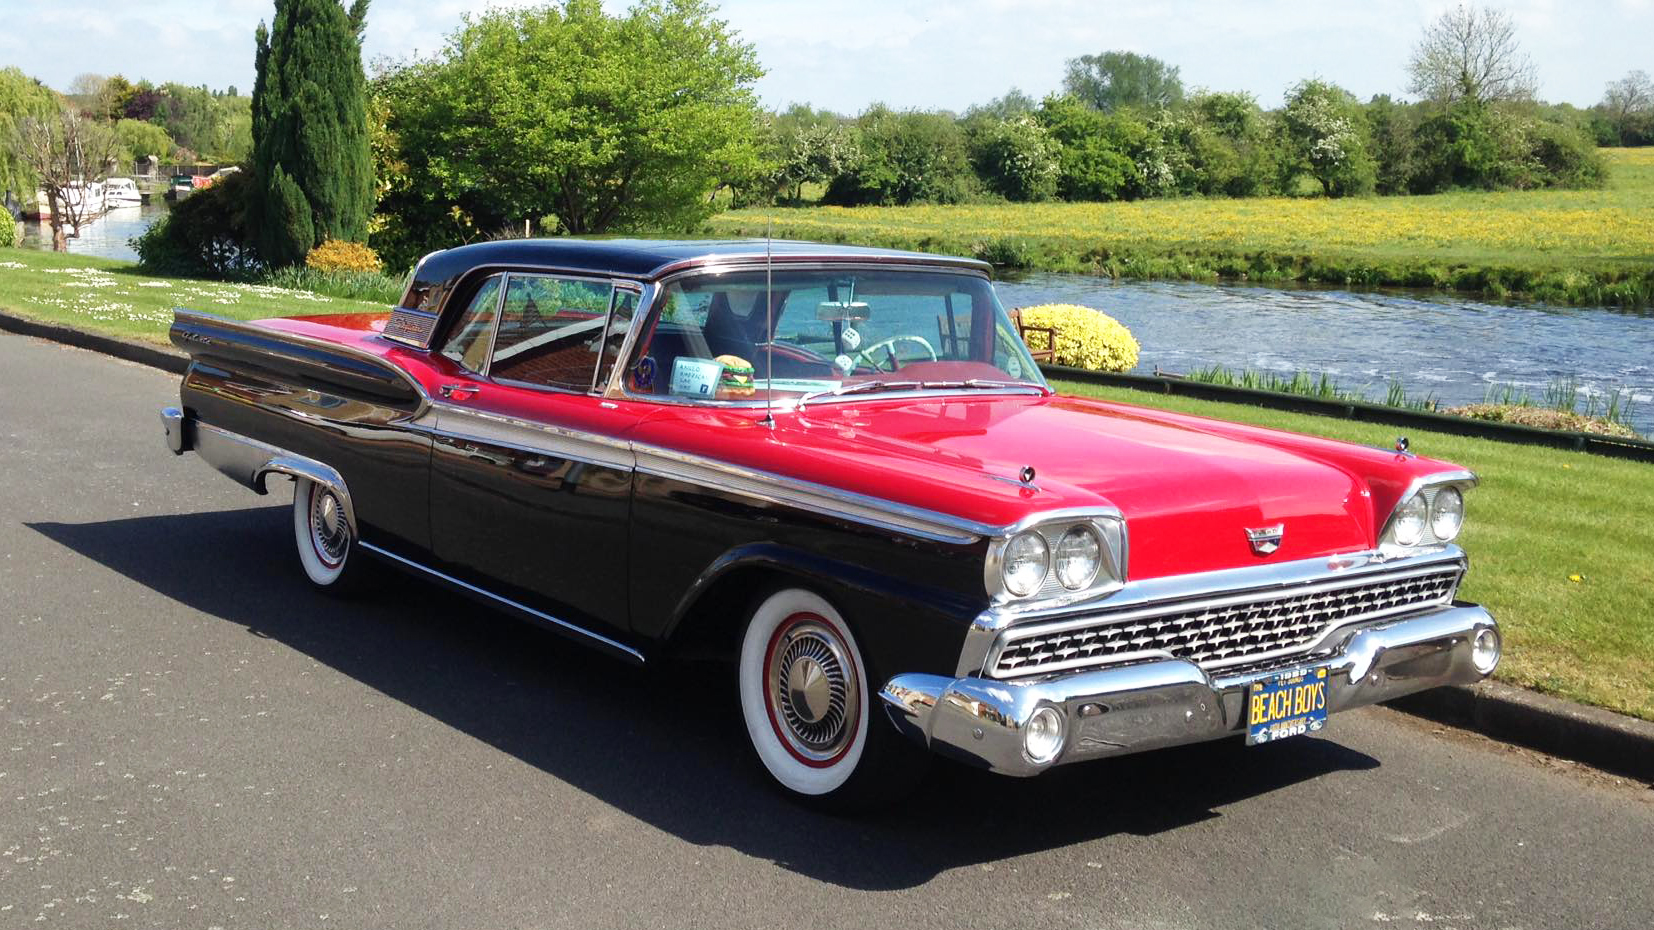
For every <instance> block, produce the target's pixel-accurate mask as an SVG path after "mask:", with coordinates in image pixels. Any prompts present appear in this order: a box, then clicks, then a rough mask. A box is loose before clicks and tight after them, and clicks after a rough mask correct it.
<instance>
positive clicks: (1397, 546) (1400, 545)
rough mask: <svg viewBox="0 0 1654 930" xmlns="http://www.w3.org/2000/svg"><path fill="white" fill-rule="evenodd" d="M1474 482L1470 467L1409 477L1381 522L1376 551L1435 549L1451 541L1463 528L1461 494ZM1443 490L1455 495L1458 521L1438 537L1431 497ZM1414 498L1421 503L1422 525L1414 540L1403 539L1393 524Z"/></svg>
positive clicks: (1412, 552) (1392, 553)
mask: <svg viewBox="0 0 1654 930" xmlns="http://www.w3.org/2000/svg"><path fill="white" fill-rule="evenodd" d="M1477 483H1478V479H1477V477H1476V474H1475V473H1474V472H1471V471H1463V470H1460V471H1449V472H1437V473H1435V474H1431V475H1424V476H1421V477H1418V478H1415V479H1413V481H1412V482H1411V483H1409V484H1408V486H1407V488H1406V490H1405V491H1403V492H1402V494H1401V495H1400V496H1399V497H1397V498H1396V504H1395V506H1394V507H1392V508H1391V510H1390V514H1389V516H1388V517H1387V518H1386V519H1385V521H1384V526H1383V528H1382V529H1381V531H1380V532H1379V536H1378V548H1379V552H1380V553H1382V554H1384V555H1387V556H1399V555H1416V554H1418V553H1421V552H1432V551H1439V550H1441V549H1443V548H1446V547H1447V546H1449V545H1451V544H1452V543H1453V541H1454V540H1456V539H1458V537H1459V535H1460V534H1461V533H1462V532H1463V531H1464V515H1465V504H1464V500H1465V496H1466V492H1468V491H1469V490H1470V489H1471V488H1474V487H1475V486H1476V485H1477ZM1446 490H1452V491H1453V492H1454V493H1456V494H1458V495H1459V499H1460V508H1459V522H1458V526H1457V528H1456V529H1455V530H1454V533H1453V535H1452V536H1449V537H1446V538H1442V537H1441V536H1439V535H1438V534H1437V533H1436V530H1435V526H1434V523H1435V515H1436V507H1435V501H1436V499H1437V497H1438V496H1439V495H1440V494H1441V493H1442V492H1443V491H1446ZM1415 498H1417V499H1418V500H1419V501H1421V502H1422V504H1423V507H1424V516H1423V527H1422V532H1421V533H1420V535H1419V538H1418V539H1417V540H1416V541H1414V542H1411V543H1409V542H1405V541H1403V540H1402V539H1401V538H1399V537H1398V534H1397V524H1398V523H1399V522H1400V521H1401V520H1402V518H1403V511H1404V509H1405V508H1406V507H1407V505H1408V504H1409V503H1411V502H1412V501H1413V500H1414V499H1415Z"/></svg>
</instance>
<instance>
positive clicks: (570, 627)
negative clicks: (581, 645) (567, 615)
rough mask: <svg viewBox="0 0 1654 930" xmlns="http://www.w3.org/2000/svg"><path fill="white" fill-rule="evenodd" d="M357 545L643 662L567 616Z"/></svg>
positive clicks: (634, 653) (638, 655)
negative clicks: (559, 615) (556, 615)
mask: <svg viewBox="0 0 1654 930" xmlns="http://www.w3.org/2000/svg"><path fill="white" fill-rule="evenodd" d="M357 545H359V546H361V547H362V548H363V549H365V550H367V551H368V552H372V553H373V554H374V555H377V556H379V557H380V558H384V559H389V560H391V561H393V562H396V563H397V564H399V565H405V566H407V567H408V568H411V569H414V570H416V571H420V572H423V573H425V574H427V575H430V576H431V577H433V578H436V579H438V580H439V581H442V582H445V583H447V584H450V585H453V586H454V587H456V588H460V589H462V590H464V591H468V592H470V593H471V594H475V595H477V596H479V597H485V598H487V599H489V600H491V601H494V602H496V603H499V604H502V605H504V606H506V607H509V608H511V609H512V610H516V611H519V612H521V613H524V614H527V615H528V616H530V617H533V618H534V619H536V620H540V621H542V622H544V623H548V624H550V625H551V626H553V627H556V628H557V629H558V630H561V631H563V632H566V633H572V634H575V635H576V636H581V637H585V638H587V639H590V640H593V641H594V642H596V643H598V644H599V645H601V646H604V647H606V648H608V649H611V650H613V651H615V652H617V653H619V654H621V655H623V656H625V657H628V658H630V659H632V660H634V661H636V662H637V663H638V664H639V665H643V664H644V661H645V660H644V658H643V653H641V652H638V651H637V650H636V649H633V648H632V647H630V646H627V645H625V644H624V643H621V642H618V641H616V640H613V639H610V638H609V637H607V636H604V635H603V634H601V633H594V632H592V631H591V630H588V629H586V628H585V627H583V626H577V625H575V624H573V623H570V622H568V621H567V620H562V619H559V618H557V617H553V616H552V615H551V614H548V613H546V612H544V611H540V610H535V609H534V608H532V607H529V606H527V605H525V604H521V603H519V602H517V601H514V600H512V599H511V598H509V597H505V596H503V595H499V594H495V593H494V592H493V591H490V590H488V589H486V588H479V587H477V586H476V585H474V584H470V583H468V582H465V581H461V580H459V579H458V578H455V577H454V576H453V575H450V574H448V573H446V572H441V571H437V570H436V569H434V568H432V567H430V566H429V565H425V564H423V563H420V562H415V561H414V560H412V559H408V558H403V557H402V556H400V555H397V554H396V553H394V552H390V551H388V550H386V549H381V548H380V547H378V546H375V545H374V544H372V543H366V542H358V543H357Z"/></svg>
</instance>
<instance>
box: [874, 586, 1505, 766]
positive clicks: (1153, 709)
mask: <svg viewBox="0 0 1654 930" xmlns="http://www.w3.org/2000/svg"><path fill="white" fill-rule="evenodd" d="M1483 630H1491V631H1493V632H1494V634H1495V635H1497V632H1498V624H1497V623H1496V622H1495V621H1494V619H1493V616H1492V615H1491V614H1489V613H1488V612H1487V611H1486V610H1484V609H1482V608H1481V607H1478V606H1475V605H1473V604H1458V605H1455V606H1452V607H1444V608H1441V609H1438V610H1434V611H1431V612H1429V613H1425V614H1416V615H1413V616H1410V617H1405V618H1402V619H1397V620H1386V621H1384V622H1381V623H1378V624H1375V625H1372V626H1366V627H1359V628H1355V629H1352V630H1350V631H1349V632H1348V633H1347V634H1345V635H1344V636H1342V637H1341V639H1339V640H1335V645H1334V647H1333V649H1332V650H1331V653H1330V654H1326V653H1323V654H1321V655H1319V656H1317V657H1314V658H1305V659H1303V660H1301V661H1299V662H1298V663H1296V664H1291V665H1285V666H1279V667H1272V668H1269V669H1267V670H1264V671H1250V672H1244V673H1239V674H1234V675H1230V676H1224V677H1213V676H1212V675H1210V674H1208V673H1207V672H1205V671H1204V670H1202V669H1201V668H1200V667H1199V666H1198V665H1196V664H1194V663H1193V662H1189V661H1186V660H1183V659H1157V660H1151V661H1147V662H1139V663H1135V664H1132V665H1123V666H1118V667H1115V668H1105V669H1098V670H1093V671H1084V672H1074V673H1068V674H1059V675H1052V676H1048V677H1043V678H1035V679H1029V680H1025V681H1018V680H1006V681H1001V680H997V679H991V678H979V677H976V676H967V677H964V678H948V677H946V676H943V675H924V674H907V675H897V676H896V677H894V678H892V679H890V681H889V682H888V683H886V684H885V686H884V689H883V690H882V691H881V692H880V694H879V697H880V698H881V699H882V701H883V703H884V706H885V710H886V711H887V712H888V713H889V715H890V719H891V720H892V721H894V722H895V724H896V727H897V729H899V730H901V731H902V732H903V733H905V734H906V735H908V736H909V737H911V738H913V739H915V740H917V741H919V742H921V743H923V744H925V745H928V746H929V747H930V748H931V749H933V750H935V751H936V752H938V753H940V754H943V755H946V756H950V757H953V758H956V759H959V760H962V761H965V762H969V763H972V764H976V765H981V766H985V767H987V768H990V769H992V770H994V771H996V772H1002V773H1004V774H1007V775H1037V774H1039V773H1040V772H1042V771H1044V770H1046V769H1047V768H1050V767H1051V766H1052V765H1059V764H1062V763H1065V762H1078V761H1082V760H1085V759H1095V758H1102V757H1105V756H1118V755H1125V754H1127V753H1134V752H1142V751H1144V750H1149V749H1159V748H1162V747H1166V746H1176V745H1181V744H1184V743H1194V742H1200V741H1203V740H1211V739H1219V738H1221V737H1224V736H1231V735H1239V734H1240V733H1242V732H1244V730H1245V707H1246V692H1247V688H1248V687H1249V686H1250V685H1251V684H1253V683H1254V682H1256V681H1260V680H1262V679H1266V678H1271V677H1274V676H1276V675H1281V674H1285V673H1290V672H1292V671H1293V670H1294V669H1299V668H1318V667H1325V668H1327V669H1328V678H1329V681H1330V686H1329V688H1328V696H1327V705H1328V708H1327V709H1328V710H1329V711H1332V712H1336V711H1341V710H1348V709H1350V708H1353V707H1361V706H1364V705H1367V704H1374V703H1377V702H1379V701H1387V700H1390V699H1391V698H1397V697H1401V696H1403V695H1407V694H1412V693H1414V692H1416V691H1423V690H1425V689H1427V688H1434V687H1437V686H1440V685H1448V684H1463V683H1470V682H1475V681H1479V680H1481V679H1482V678H1484V677H1486V676H1485V673H1484V672H1482V671H1480V670H1479V669H1478V668H1477V666H1476V663H1475V662H1474V661H1473V660H1472V652H1473V650H1474V643H1475V640H1476V637H1477V634H1479V633H1480V632H1481V631H1483ZM1042 706H1050V707H1055V708H1057V709H1058V710H1059V711H1061V713H1062V717H1063V727H1064V735H1065V739H1064V740H1063V745H1062V749H1061V751H1060V752H1059V753H1058V754H1057V756H1056V757H1055V758H1054V759H1053V760H1051V761H1050V762H1047V763H1045V764H1037V763H1035V762H1033V761H1031V760H1030V759H1029V758H1028V757H1027V755H1025V754H1024V751H1023V735H1024V734H1023V728H1024V727H1025V726H1026V725H1027V723H1028V721H1029V719H1030V718H1031V717H1032V716H1033V714H1034V711H1035V710H1037V709H1038V708H1040V707H1042Z"/></svg>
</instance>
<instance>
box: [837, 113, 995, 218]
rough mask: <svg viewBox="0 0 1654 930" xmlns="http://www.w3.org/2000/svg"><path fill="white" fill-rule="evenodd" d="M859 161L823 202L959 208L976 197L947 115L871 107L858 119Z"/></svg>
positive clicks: (959, 136)
mask: <svg viewBox="0 0 1654 930" xmlns="http://www.w3.org/2000/svg"><path fill="white" fill-rule="evenodd" d="M856 127H857V128H858V129H859V130H860V133H861V155H860V158H858V159H857V160H856V162H855V164H853V165H851V166H850V167H849V168H848V170H846V171H845V172H844V173H843V174H840V175H839V176H838V177H836V178H834V179H833V181H832V183H831V184H829V185H828V187H827V194H826V196H825V197H823V198H822V200H823V201H824V202H826V203H831V204H838V205H840V206H846V207H855V206H863V205H879V206H904V205H906V204H910V203H963V202H965V201H968V200H971V199H973V198H974V197H975V196H976V184H977V181H976V175H975V174H974V173H973V172H972V171H971V165H970V158H969V154H968V152H967V150H966V145H965V133H964V130H962V129H960V128H959V123H958V122H956V121H955V120H954V118H953V115H952V114H950V113H932V112H924V111H919V110H904V111H902V112H900V113H898V112H896V111H894V110H891V109H890V108H889V107H886V106H883V105H882V104H880V105H875V106H873V107H871V108H869V109H868V110H867V112H865V113H863V114H862V115H861V116H860V117H858V118H857V119H856Z"/></svg>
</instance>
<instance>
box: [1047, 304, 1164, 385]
mask: <svg viewBox="0 0 1654 930" xmlns="http://www.w3.org/2000/svg"><path fill="white" fill-rule="evenodd" d="M1022 323H1023V325H1024V326H1049V327H1051V328H1053V329H1055V330H1056V331H1057V340H1056V342H1057V345H1056V358H1055V359H1054V361H1055V362H1056V363H1057V364H1059V365H1069V366H1072V367H1074V368H1085V369H1088V370H1091V371H1130V370H1132V369H1133V368H1136V367H1137V353H1138V350H1139V348H1140V346H1138V344H1137V337H1135V336H1133V335H1132V334H1131V330H1129V329H1127V328H1126V327H1125V324H1123V323H1121V322H1120V321H1119V320H1116V319H1115V318H1114V317H1111V316H1109V315H1108V314H1106V313H1104V312H1103V311H1101V310H1096V309H1093V308H1091V307H1082V306H1079V305H1078V304H1040V305H1038V306H1034V307H1023V308H1022Z"/></svg>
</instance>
